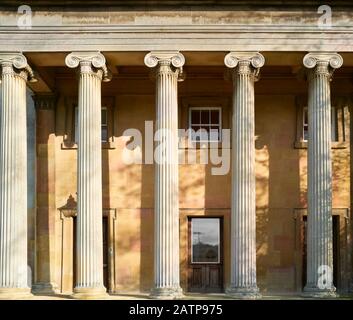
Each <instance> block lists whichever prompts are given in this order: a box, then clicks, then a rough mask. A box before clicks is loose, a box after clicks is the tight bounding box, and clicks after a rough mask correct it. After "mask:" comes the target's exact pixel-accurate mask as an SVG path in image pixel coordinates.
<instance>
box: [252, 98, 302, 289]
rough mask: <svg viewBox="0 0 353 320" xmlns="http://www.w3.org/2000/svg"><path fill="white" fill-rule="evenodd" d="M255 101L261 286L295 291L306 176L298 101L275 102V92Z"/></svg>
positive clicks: (258, 263)
mask: <svg viewBox="0 0 353 320" xmlns="http://www.w3.org/2000/svg"><path fill="white" fill-rule="evenodd" d="M256 99H257V105H256V126H255V130H256V133H255V135H256V136H257V140H256V143H255V145H256V184H257V185H256V191H257V194H256V202H257V217H256V228H257V232H256V236H257V275H258V286H259V288H260V290H261V291H262V292H293V291H295V290H296V281H295V268H296V266H295V232H294V227H295V225H294V217H293V208H294V207H297V206H298V205H299V203H300V178H301V177H300V170H299V164H300V155H299V151H298V150H297V149H294V148H293V142H294V140H295V119H296V107H295V101H294V96H286V97H280V98H278V99H279V100H278V101H272V100H273V99H274V98H273V96H272V97H264V96H262V97H257V98H256ZM270 99H272V100H271V101H270ZM284 106H285V107H284ZM291 124H292V125H291Z"/></svg>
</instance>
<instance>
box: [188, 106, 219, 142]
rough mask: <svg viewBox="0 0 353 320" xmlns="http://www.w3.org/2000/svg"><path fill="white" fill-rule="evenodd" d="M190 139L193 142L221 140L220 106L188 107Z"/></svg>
mask: <svg viewBox="0 0 353 320" xmlns="http://www.w3.org/2000/svg"><path fill="white" fill-rule="evenodd" d="M189 110H190V111H189V129H192V131H191V132H190V140H191V141H194V142H207V141H211V142H218V141H221V130H222V123H221V120H222V116H221V110H222V109H221V108H220V107H191V108H190V109H189Z"/></svg>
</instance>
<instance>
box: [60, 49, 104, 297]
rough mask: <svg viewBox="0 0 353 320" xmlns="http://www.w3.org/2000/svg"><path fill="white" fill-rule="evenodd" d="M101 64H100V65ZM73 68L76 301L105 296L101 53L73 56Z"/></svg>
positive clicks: (69, 61) (69, 63) (70, 60)
mask: <svg viewBox="0 0 353 320" xmlns="http://www.w3.org/2000/svg"><path fill="white" fill-rule="evenodd" d="M97 60H98V61H99V63H98V64H97ZM66 63H67V65H68V66H69V67H77V66H79V91H78V154H77V239H76V256H77V261H76V284H75V288H74V293H75V294H76V297H80V298H81V297H89V296H91V295H92V296H96V295H101V294H104V293H105V292H106V289H105V287H104V284H103V230H102V217H103V214H102V160H101V157H102V155H101V141H102V140H101V81H102V77H103V75H104V74H103V70H102V67H103V66H105V59H104V57H103V55H101V54H100V53H92V54H91V55H89V54H87V53H85V54H81V53H71V54H70V55H68V56H67V58H66Z"/></svg>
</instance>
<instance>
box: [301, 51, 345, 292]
mask: <svg viewBox="0 0 353 320" xmlns="http://www.w3.org/2000/svg"><path fill="white" fill-rule="evenodd" d="M337 59H338V60H337ZM337 61H338V62H337ZM304 65H305V66H306V67H308V68H310V71H309V73H308V81H309V98H308V126H309V128H308V130H309V139H308V225H307V283H306V286H305V288H304V291H305V292H308V293H310V294H314V295H315V294H318V295H326V294H329V295H331V294H332V293H334V291H335V287H334V286H333V283H332V279H333V251H332V250H333V249H332V165H331V97H330V80H331V75H332V72H333V70H334V69H335V68H338V67H340V66H341V65H342V58H341V57H340V56H339V55H337V54H328V55H317V54H316V55H315V54H308V55H306V56H305V58H304Z"/></svg>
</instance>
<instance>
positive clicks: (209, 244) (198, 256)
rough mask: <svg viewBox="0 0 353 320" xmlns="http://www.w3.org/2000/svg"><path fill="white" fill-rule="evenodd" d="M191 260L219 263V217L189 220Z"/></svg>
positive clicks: (193, 261)
mask: <svg viewBox="0 0 353 320" xmlns="http://www.w3.org/2000/svg"><path fill="white" fill-rule="evenodd" d="M191 262H192V263H220V219H219V218H193V219H192V220H191Z"/></svg>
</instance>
